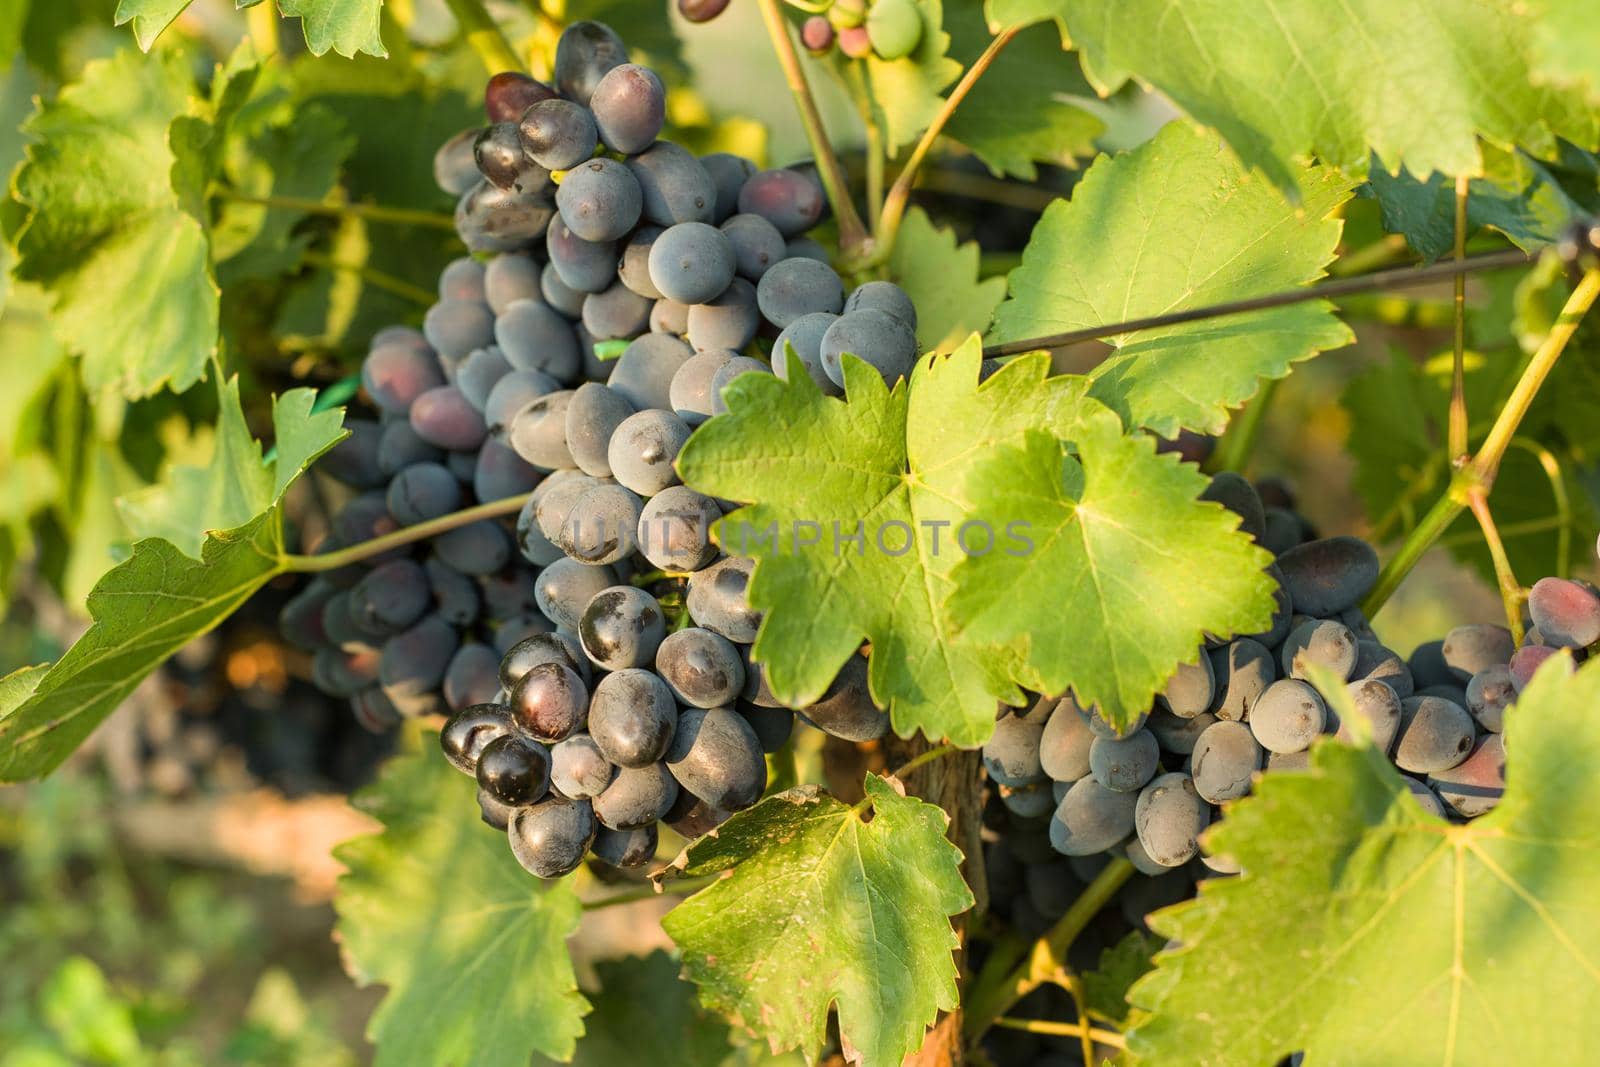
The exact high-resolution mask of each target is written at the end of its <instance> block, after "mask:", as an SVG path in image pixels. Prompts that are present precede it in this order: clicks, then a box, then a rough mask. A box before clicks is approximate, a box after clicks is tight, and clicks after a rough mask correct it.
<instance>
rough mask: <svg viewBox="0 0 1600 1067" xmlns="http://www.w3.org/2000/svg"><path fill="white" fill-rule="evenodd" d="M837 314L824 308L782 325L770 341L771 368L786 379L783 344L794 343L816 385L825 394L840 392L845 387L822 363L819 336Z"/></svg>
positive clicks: (842, 391) (824, 331) (826, 329)
mask: <svg viewBox="0 0 1600 1067" xmlns="http://www.w3.org/2000/svg"><path fill="white" fill-rule="evenodd" d="M838 318H839V316H837V315H832V314H829V313H828V312H826V311H814V312H812V313H811V314H809V315H801V316H800V317H799V318H797V319H795V320H794V321H793V322H791V323H789V325H787V326H785V327H784V328H783V332H781V333H780V334H778V339H777V340H776V341H774V342H773V345H772V372H773V373H774V374H776V375H777V376H778V377H779V378H780V379H781V380H783V381H788V380H789V359H788V355H787V349H786V348H785V347H784V346H785V345H790V346H793V348H794V354H795V355H797V356H799V357H800V362H801V363H802V364H803V365H804V366H805V368H806V373H807V374H808V375H810V376H811V380H812V381H814V382H816V383H817V388H819V389H821V390H822V391H823V392H824V393H826V394H827V395H828V396H843V395H844V390H843V389H842V388H840V387H839V386H838V385H836V384H834V381H833V379H832V378H830V377H828V372H827V370H825V369H824V368H823V366H822V338H823V335H825V334H826V333H827V332H828V327H829V326H832V325H833V324H834V322H836V321H837V320H838Z"/></svg>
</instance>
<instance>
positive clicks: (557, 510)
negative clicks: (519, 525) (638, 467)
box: [530, 469, 603, 544]
mask: <svg viewBox="0 0 1600 1067" xmlns="http://www.w3.org/2000/svg"><path fill="white" fill-rule="evenodd" d="M601 484H603V483H602V482H601V481H600V480H599V479H598V478H595V477H593V476H591V475H588V474H584V473H582V472H581V471H575V470H570V469H569V470H560V471H556V472H555V473H553V474H551V475H550V477H548V478H546V479H545V480H544V481H543V482H541V483H540V485H539V488H538V489H537V490H535V492H534V494H533V496H532V497H531V498H530V503H532V504H533V517H534V521H535V522H536V523H537V524H538V527H539V532H540V533H542V534H543V535H544V536H545V537H546V538H547V539H549V540H551V541H553V542H555V543H557V544H559V543H561V542H562V541H563V540H565V539H566V528H567V518H568V516H569V515H570V514H571V513H572V508H573V506H574V505H575V504H577V502H578V498H579V497H581V496H583V495H584V494H585V493H587V492H588V491H589V490H591V489H594V488H596V487H598V486H599V485H601Z"/></svg>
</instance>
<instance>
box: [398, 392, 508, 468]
mask: <svg viewBox="0 0 1600 1067" xmlns="http://www.w3.org/2000/svg"><path fill="white" fill-rule="evenodd" d="M411 428H412V429H413V430H415V431H417V436H418V437H420V438H422V439H423V440H424V441H427V442H428V443H429V444H433V445H437V446H438V447H440V448H443V449H446V450H448V451H453V452H470V451H472V450H473V449H475V448H477V447H478V446H479V445H481V444H483V439H484V437H485V436H487V435H488V432H489V429H488V426H487V425H486V424H485V423H484V421H483V416H482V415H480V414H479V413H478V410H477V409H476V408H474V407H473V406H472V405H471V404H470V403H468V402H467V398H466V396H465V395H464V394H463V393H462V392H461V390H460V389H457V388H456V387H455V386H453V385H442V386H440V387H439V388H437V389H429V390H428V391H427V392H426V393H423V394H422V395H421V396H419V397H417V400H416V403H414V404H412V405H411Z"/></svg>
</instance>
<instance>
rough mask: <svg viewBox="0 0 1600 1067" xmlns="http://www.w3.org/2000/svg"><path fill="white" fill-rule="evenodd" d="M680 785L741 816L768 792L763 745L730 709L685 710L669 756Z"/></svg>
mask: <svg viewBox="0 0 1600 1067" xmlns="http://www.w3.org/2000/svg"><path fill="white" fill-rule="evenodd" d="M666 764H667V770H669V771H670V772H671V773H672V777H673V778H675V779H677V781H678V785H679V786H680V787H682V788H683V789H686V790H688V791H689V792H691V793H693V794H694V795H695V796H697V797H699V798H700V799H701V800H703V801H705V802H706V803H707V804H710V805H711V806H712V807H716V808H720V809H722V810H723V811H741V810H743V809H744V808H748V807H750V806H751V805H752V804H754V803H755V802H756V801H758V800H760V799H761V794H762V792H763V791H764V790H765V789H766V788H767V761H766V758H765V755H764V754H763V753H762V751H761V740H760V739H759V738H758V737H756V732H755V730H753V729H752V728H751V726H750V724H749V723H748V722H746V721H745V720H744V717H743V716H741V715H740V714H739V713H738V712H736V711H734V710H733V709H732V708H709V709H708V708H687V709H685V710H684V711H683V712H682V713H680V714H679V716H678V728H677V730H676V731H675V732H674V733H673V736H672V747H671V748H669V749H668V750H667V756H666Z"/></svg>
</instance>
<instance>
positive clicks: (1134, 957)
mask: <svg viewBox="0 0 1600 1067" xmlns="http://www.w3.org/2000/svg"><path fill="white" fill-rule="evenodd" d="M1164 944H1166V942H1165V941H1164V940H1162V939H1161V938H1159V937H1157V936H1155V935H1154V934H1152V933H1150V932H1149V931H1148V930H1133V931H1130V932H1129V933H1128V934H1127V935H1126V936H1125V937H1123V939H1122V940H1121V941H1118V942H1117V943H1116V944H1115V945H1112V946H1111V947H1110V948H1108V949H1103V950H1101V952H1100V965H1099V966H1098V967H1096V968H1095V969H1094V970H1092V971H1085V972H1084V974H1083V999H1084V1004H1085V1006H1086V1007H1087V1008H1088V1009H1089V1011H1090V1012H1091V1013H1092V1014H1093V1015H1095V1016H1098V1017H1099V1018H1101V1019H1104V1020H1105V1021H1106V1022H1109V1023H1114V1024H1116V1025H1118V1026H1121V1025H1122V1024H1123V1023H1124V1022H1126V1021H1127V1019H1128V1015H1129V1007H1128V990H1129V989H1131V988H1132V987H1133V984H1134V983H1135V982H1137V981H1138V980H1139V979H1141V978H1143V977H1144V976H1145V975H1146V974H1149V973H1150V969H1151V968H1152V967H1154V966H1155V962H1154V959H1153V957H1154V956H1155V954H1156V953H1157V952H1160V951H1161V947H1162V946H1163V945H1164Z"/></svg>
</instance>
